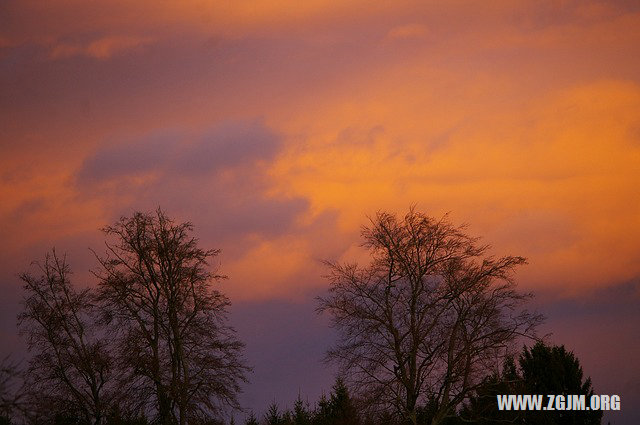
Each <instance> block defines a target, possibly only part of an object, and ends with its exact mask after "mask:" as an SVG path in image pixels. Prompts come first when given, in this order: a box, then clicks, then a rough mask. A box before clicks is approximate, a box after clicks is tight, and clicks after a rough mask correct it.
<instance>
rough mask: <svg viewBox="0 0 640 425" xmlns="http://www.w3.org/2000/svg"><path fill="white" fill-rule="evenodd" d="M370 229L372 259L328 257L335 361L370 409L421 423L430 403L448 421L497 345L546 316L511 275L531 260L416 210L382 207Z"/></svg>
mask: <svg viewBox="0 0 640 425" xmlns="http://www.w3.org/2000/svg"><path fill="white" fill-rule="evenodd" d="M362 236H363V238H364V244H363V245H364V247H366V248H367V249H368V250H369V251H370V253H371V257H372V260H371V263H370V264H369V265H368V266H366V267H360V266H358V265H357V264H339V263H335V262H327V263H326V264H327V266H328V268H329V275H328V279H329V282H330V290H329V291H330V292H329V294H328V295H327V296H325V297H320V298H319V306H318V311H319V312H326V313H329V314H330V315H331V317H332V326H333V327H335V328H336V329H337V331H338V333H339V343H338V344H337V345H336V346H335V347H334V348H333V349H331V350H330V351H329V352H328V354H327V359H328V360H329V361H332V362H335V363H337V364H338V365H339V366H340V367H341V371H342V373H343V374H344V376H345V378H346V379H347V382H348V383H350V384H351V387H352V388H353V389H355V390H356V394H357V395H358V396H359V398H360V399H362V400H365V402H367V404H368V405H369V407H370V408H371V409H374V410H375V409H378V410H387V411H388V410H389V409H392V411H393V412H395V414H397V415H398V416H399V417H400V418H401V419H402V420H404V421H408V422H410V423H412V424H416V423H417V411H418V408H419V407H420V406H426V405H427V404H428V405H429V406H430V409H431V410H430V418H431V423H432V424H438V423H441V422H442V421H443V420H444V418H446V417H447V416H449V415H452V414H454V413H455V410H456V407H457V406H458V405H460V403H461V402H462V401H463V400H464V399H465V398H466V397H467V396H468V395H469V394H470V392H471V391H472V390H473V389H474V388H475V386H476V385H478V384H479V383H480V381H481V379H480V378H481V377H483V375H484V374H485V373H486V372H485V371H486V370H487V367H488V364H490V363H491V364H495V360H496V355H497V353H499V352H500V351H501V350H503V349H504V348H505V347H507V346H508V345H509V344H510V343H511V342H512V341H514V339H515V338H517V337H518V336H520V335H525V336H532V335H533V334H534V331H535V328H536V326H537V325H538V324H539V323H540V322H541V320H542V317H541V316H540V315H537V314H532V313H529V312H527V311H526V310H522V309H521V306H522V304H523V303H524V302H525V301H526V300H527V299H528V298H529V297H530V295H528V294H520V293H518V292H517V291H516V290H515V283H514V281H513V279H512V275H513V271H514V269H515V268H516V267H517V266H519V265H522V264H525V259H524V258H522V257H512V256H507V257H502V258H497V259H496V258H492V257H486V256H484V255H485V253H486V251H487V249H488V247H487V246H483V245H478V239H476V238H472V237H470V236H468V235H467V234H466V233H465V232H464V227H454V226H453V225H452V224H450V223H449V222H448V221H447V218H446V216H445V217H444V218H443V219H441V220H435V219H433V218H430V217H428V216H426V215H424V214H422V213H420V212H417V211H415V210H414V209H413V208H412V209H410V211H409V212H408V213H407V214H406V215H405V216H404V218H398V217H397V216H395V215H393V214H389V213H384V212H381V213H378V214H377V215H376V216H375V218H373V219H371V223H370V225H369V226H366V227H364V228H363V229H362Z"/></svg>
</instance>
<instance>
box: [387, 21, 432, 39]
mask: <svg viewBox="0 0 640 425" xmlns="http://www.w3.org/2000/svg"><path fill="white" fill-rule="evenodd" d="M428 34H429V30H428V28H427V26H426V25H423V24H406V25H400V26H397V27H395V28H392V29H391V30H389V32H388V33H387V38H389V39H391V40H400V39H412V38H413V39H415V38H423V37H426V36H427V35H428Z"/></svg>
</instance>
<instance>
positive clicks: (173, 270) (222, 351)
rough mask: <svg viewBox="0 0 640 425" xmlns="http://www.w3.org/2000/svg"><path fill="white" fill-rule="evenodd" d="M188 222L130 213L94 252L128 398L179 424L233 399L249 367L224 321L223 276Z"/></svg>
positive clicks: (167, 421) (108, 230) (234, 401)
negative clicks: (217, 285) (101, 252)
mask: <svg viewBox="0 0 640 425" xmlns="http://www.w3.org/2000/svg"><path fill="white" fill-rule="evenodd" d="M192 230H193V227H192V225H191V224H190V223H179V224H178V223H175V222H174V221H172V220H171V219H170V218H168V217H167V216H166V215H165V214H164V213H163V212H162V211H161V210H160V209H158V210H157V211H156V213H155V214H145V213H139V212H138V213H135V214H134V215H133V216H132V217H123V218H121V219H120V220H119V221H118V222H117V223H116V224H114V225H113V226H108V227H105V228H104V229H103V231H104V233H105V234H106V235H107V236H109V237H112V238H114V239H115V242H113V243H107V244H106V247H107V253H106V256H104V257H101V256H96V257H97V258H98V260H99V262H100V265H101V267H100V270H98V271H97V272H95V274H96V276H98V278H99V280H100V284H99V300H100V303H101V306H102V309H103V312H104V317H103V318H104V320H105V323H108V324H109V325H111V327H112V329H113V333H114V336H115V337H116V338H117V346H118V359H119V361H120V366H121V367H123V368H124V369H125V370H126V372H127V373H126V374H125V375H124V376H123V377H124V380H123V386H124V387H126V388H127V391H128V393H129V394H132V395H134V397H132V398H131V399H132V400H136V401H138V402H140V403H143V404H144V403H146V404H147V405H148V406H149V405H150V406H155V407H154V409H155V411H156V414H157V422H158V423H160V424H173V423H178V424H180V425H183V424H186V423H194V422H195V421H197V420H198V419H199V418H202V417H205V416H206V415H209V414H216V413H218V412H219V410H220V408H222V407H223V406H232V407H238V403H237V394H238V392H239V391H240V383H241V382H243V381H246V378H245V375H246V373H247V372H248V370H249V368H248V367H247V366H246V365H245V364H244V361H243V359H242V356H241V350H242V348H243V346H244V345H243V344H242V342H240V341H239V340H238V339H237V338H236V335H235V332H234V330H233V329H232V328H231V327H230V326H229V325H228V323H227V319H226V316H227V313H226V309H227V307H228V306H229V304H230V303H229V300H228V299H227V298H226V297H225V296H224V295H223V294H221V293H220V292H219V291H217V290H215V289H214V288H213V287H212V284H213V283H214V282H215V281H217V280H220V279H223V278H224V276H222V275H219V274H216V272H215V271H214V272H211V271H210V269H209V265H208V260H209V259H211V258H213V257H215V256H216V255H217V254H218V253H219V251H218V250H208V251H205V250H202V249H200V248H199V247H198V241H197V239H195V238H193V237H192V236H191V235H190V233H191V231H192Z"/></svg>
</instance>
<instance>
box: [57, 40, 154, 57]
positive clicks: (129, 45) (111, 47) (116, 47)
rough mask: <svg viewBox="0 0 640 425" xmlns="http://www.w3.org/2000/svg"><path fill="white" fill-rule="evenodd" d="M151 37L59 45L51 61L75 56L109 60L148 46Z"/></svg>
mask: <svg viewBox="0 0 640 425" xmlns="http://www.w3.org/2000/svg"><path fill="white" fill-rule="evenodd" d="M151 42H152V39H151V38H150V37H132V36H107V37H102V38H98V39H95V40H91V41H88V42H85V43H59V44H56V45H54V46H53V47H52V48H51V51H50V53H49V56H50V58H51V59H66V58H70V57H73V56H86V57H89V58H93V59H98V60H107V59H110V58H111V57H113V56H115V55H118V54H122V53H124V52H126V51H129V50H132V49H135V48H138V47H141V46H144V45H147V44H149V43H151Z"/></svg>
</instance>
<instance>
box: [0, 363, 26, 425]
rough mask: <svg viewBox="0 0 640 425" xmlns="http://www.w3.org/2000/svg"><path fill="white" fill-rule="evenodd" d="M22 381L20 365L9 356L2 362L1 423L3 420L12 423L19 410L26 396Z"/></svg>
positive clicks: (0, 368)
mask: <svg viewBox="0 0 640 425" xmlns="http://www.w3.org/2000/svg"><path fill="white" fill-rule="evenodd" d="M20 381H21V379H20V369H19V367H18V364H16V363H14V362H12V361H11V360H10V358H9V356H7V357H5V358H4V359H3V360H2V361H1V362H0V423H2V419H5V420H7V421H10V418H11V417H12V415H13V414H14V412H16V411H17V410H18V407H19V405H20V402H21V399H22V397H23V395H24V386H23V385H21V382H20Z"/></svg>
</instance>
